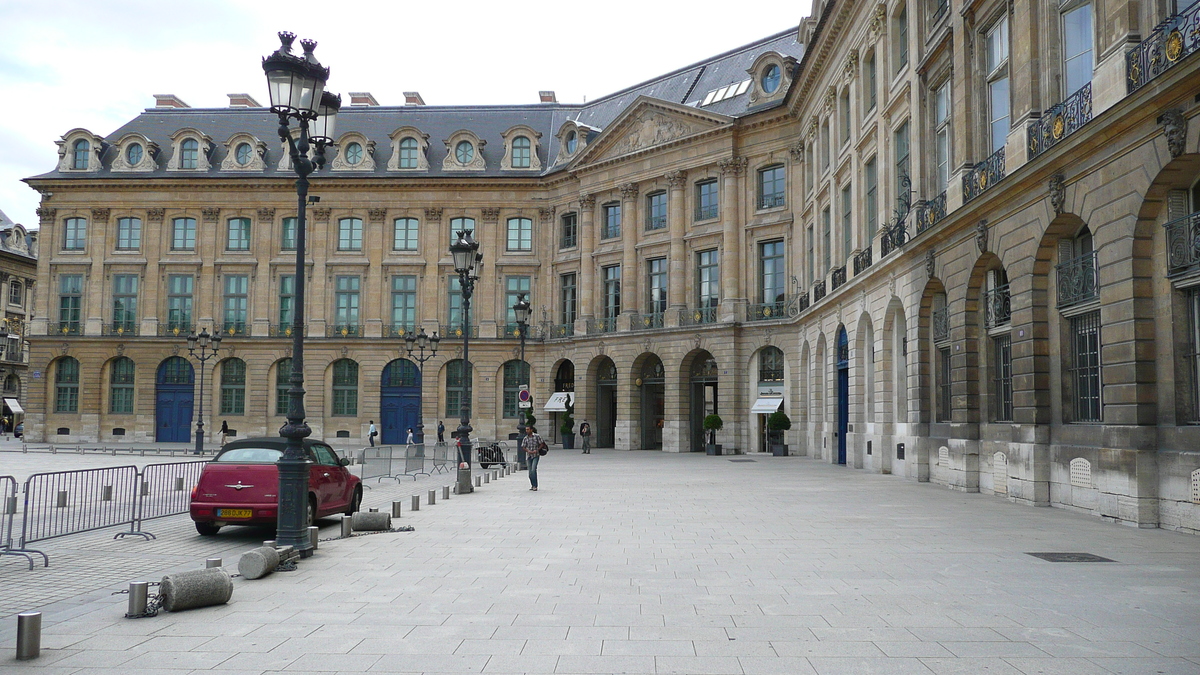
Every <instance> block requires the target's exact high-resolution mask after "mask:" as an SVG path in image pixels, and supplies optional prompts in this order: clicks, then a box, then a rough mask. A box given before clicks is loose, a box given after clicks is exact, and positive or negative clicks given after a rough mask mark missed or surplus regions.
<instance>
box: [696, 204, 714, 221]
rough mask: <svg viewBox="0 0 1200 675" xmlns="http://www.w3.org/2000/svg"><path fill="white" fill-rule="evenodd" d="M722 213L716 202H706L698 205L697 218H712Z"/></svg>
mask: <svg viewBox="0 0 1200 675" xmlns="http://www.w3.org/2000/svg"><path fill="white" fill-rule="evenodd" d="M719 213H720V210H719V209H718V208H717V205H716V204H706V205H704V206H697V207H696V220H712V219H713V218H716V217H717V215H718V214H719Z"/></svg>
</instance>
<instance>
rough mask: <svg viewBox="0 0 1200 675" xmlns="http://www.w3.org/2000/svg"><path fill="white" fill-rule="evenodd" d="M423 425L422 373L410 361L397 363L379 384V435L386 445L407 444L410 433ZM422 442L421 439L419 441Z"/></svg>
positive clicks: (399, 360)
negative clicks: (418, 425) (410, 430)
mask: <svg viewBox="0 0 1200 675" xmlns="http://www.w3.org/2000/svg"><path fill="white" fill-rule="evenodd" d="M420 421H421V371H420V370H418V369H417V364H415V363H413V362H412V361H409V360H408V359H396V360H395V361H392V362H391V363H389V364H387V365H386V366H384V368H383V377H382V378H381V379H380V381H379V427H380V430H379V435H380V438H381V439H382V440H381V442H382V443H383V444H384V445H398V444H400V443H404V442H405V441H407V440H408V430H409V428H412V430H413V431H414V432H416V430H417V424H418V423H420ZM417 440H421V439H417Z"/></svg>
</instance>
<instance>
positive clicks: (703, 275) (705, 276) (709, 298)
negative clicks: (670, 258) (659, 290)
mask: <svg viewBox="0 0 1200 675" xmlns="http://www.w3.org/2000/svg"><path fill="white" fill-rule="evenodd" d="M666 262H667V261H666V260H663V267H664V268H665V267H666ZM720 264H721V263H720V257H719V256H718V255H717V250H716V249H712V250H711V251H701V252H699V253H697V254H696V307H698V308H700V309H708V308H711V307H716V306H717V303H718V302H720V297H721V271H720ZM663 306H664V307H665V306H666V300H665V299H664V300H663Z"/></svg>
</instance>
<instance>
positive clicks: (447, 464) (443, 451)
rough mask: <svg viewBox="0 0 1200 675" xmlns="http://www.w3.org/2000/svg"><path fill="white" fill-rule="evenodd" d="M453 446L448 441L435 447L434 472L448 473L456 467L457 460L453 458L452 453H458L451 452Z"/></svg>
mask: <svg viewBox="0 0 1200 675" xmlns="http://www.w3.org/2000/svg"><path fill="white" fill-rule="evenodd" d="M451 447H452V446H451V445H450V444H449V443H447V442H446V441H438V442H437V444H435V445H434V446H433V455H432V459H433V472H434V473H446V472H448V471H450V468H451V467H452V466H454V464H453V462H455V461H456V459H455V458H453V457H451V452H457V449H455V450H451Z"/></svg>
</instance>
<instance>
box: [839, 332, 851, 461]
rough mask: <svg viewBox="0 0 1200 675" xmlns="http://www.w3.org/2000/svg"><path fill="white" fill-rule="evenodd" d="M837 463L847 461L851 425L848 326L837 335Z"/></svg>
mask: <svg viewBox="0 0 1200 675" xmlns="http://www.w3.org/2000/svg"><path fill="white" fill-rule="evenodd" d="M837 392H838V393H837V396H838V400H837V463H838V464H845V463H846V431H847V430H848V429H849V427H850V340H849V338H848V337H847V335H846V327H845V326H842V327H839V328H838V335H837Z"/></svg>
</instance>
